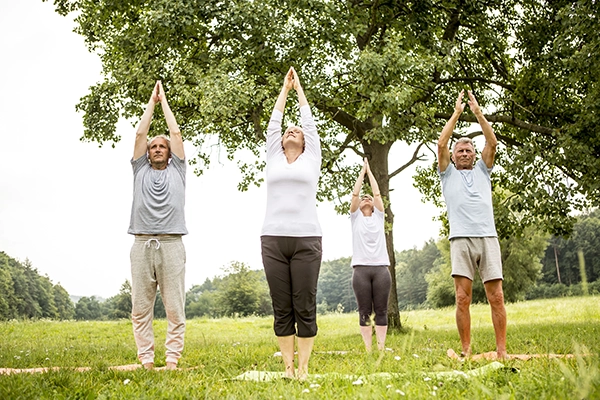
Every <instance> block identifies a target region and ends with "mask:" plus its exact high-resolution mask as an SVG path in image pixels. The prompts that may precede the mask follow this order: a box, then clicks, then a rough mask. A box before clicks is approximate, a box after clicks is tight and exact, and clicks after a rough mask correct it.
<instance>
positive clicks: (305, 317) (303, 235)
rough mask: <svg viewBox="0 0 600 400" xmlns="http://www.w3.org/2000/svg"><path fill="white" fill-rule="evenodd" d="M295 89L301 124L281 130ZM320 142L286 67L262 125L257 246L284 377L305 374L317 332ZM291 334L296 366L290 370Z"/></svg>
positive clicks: (292, 74)
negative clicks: (263, 197)
mask: <svg viewBox="0 0 600 400" xmlns="http://www.w3.org/2000/svg"><path fill="white" fill-rule="evenodd" d="M291 89H294V90H295V91H296V93H297V94H298V102H299V106H300V115H301V121H302V127H301V128H300V127H297V126H291V127H289V128H287V129H286V131H285V133H284V134H283V135H281V130H282V129H281V122H282V118H283V112H284V108H285V103H286V100H287V95H288V93H289V91H290V90H291ZM320 169H321V145H320V139H319V135H318V133H317V128H316V125H315V122H314V119H313V117H312V114H311V110H310V107H309V105H308V101H307V100H306V96H305V95H304V91H303V90H302V86H301V85H300V80H299V79H298V74H297V73H296V71H295V70H294V68H290V70H289V71H288V73H287V74H286V76H285V79H284V82H283V87H282V89H281V92H280V94H279V97H278V98H277V101H276V103H275V107H274V109H273V114H272V116H271V120H270V122H269V127H268V129H267V169H266V175H267V210H266V215H265V220H264V224H263V228H262V232H261V250H262V259H263V265H264V269H265V275H266V277H267V282H268V284H269V289H270V293H271V300H272V303H273V313H274V319H275V321H274V330H275V335H276V336H277V339H278V342H279V347H280V349H281V354H282V356H283V361H284V363H285V374H286V376H287V377H290V378H291V377H297V378H298V379H306V377H307V376H308V360H309V358H310V354H311V352H312V348H313V343H314V339H315V336H316V334H317V321H316V320H317V304H316V303H317V300H316V298H317V280H318V278H319V270H320V268H321V227H320V225H319V221H318V219H317V184H318V181H319V175H320ZM295 336H297V337H298V371H297V374H296V372H295V370H294V348H295Z"/></svg>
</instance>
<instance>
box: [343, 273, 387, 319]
mask: <svg viewBox="0 0 600 400" xmlns="http://www.w3.org/2000/svg"><path fill="white" fill-rule="evenodd" d="M391 286H392V277H391V275H390V271H389V270H388V267H387V266H368V265H355V266H354V267H353V269H352V289H354V295H355V296H356V303H357V304H358V314H359V317H360V321H359V323H360V325H361V326H368V325H371V314H373V311H375V325H379V326H387V324H388V318H387V306H388V297H389V296H390V288H391Z"/></svg>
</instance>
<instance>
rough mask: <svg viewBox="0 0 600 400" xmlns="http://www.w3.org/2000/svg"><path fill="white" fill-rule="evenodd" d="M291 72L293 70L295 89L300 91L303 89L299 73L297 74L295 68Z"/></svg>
mask: <svg viewBox="0 0 600 400" xmlns="http://www.w3.org/2000/svg"><path fill="white" fill-rule="evenodd" d="M290 70H292V73H293V79H294V89H295V90H296V91H298V89H300V88H302V86H300V78H298V73H297V72H296V70H295V69H294V67H291V68H290Z"/></svg>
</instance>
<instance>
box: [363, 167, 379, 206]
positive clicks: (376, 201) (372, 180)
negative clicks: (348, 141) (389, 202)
mask: <svg viewBox="0 0 600 400" xmlns="http://www.w3.org/2000/svg"><path fill="white" fill-rule="evenodd" d="M365 165H366V166H367V176H368V177H369V183H370V184H371V189H372V190H373V206H375V208H377V209H378V210H379V211H381V212H383V199H382V198H381V192H380V191H379V184H378V183H377V180H376V179H375V176H374V175H373V172H371V166H370V165H369V161H368V160H367V158H366V157H365Z"/></svg>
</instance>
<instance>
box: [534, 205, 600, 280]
mask: <svg viewBox="0 0 600 400" xmlns="http://www.w3.org/2000/svg"><path fill="white" fill-rule="evenodd" d="M551 243H552V246H550V247H548V248H547V249H546V255H545V257H544V261H543V264H544V267H543V270H542V271H543V278H542V281H543V282H545V283H557V282H559V280H558V275H557V272H556V271H557V267H556V265H557V264H558V265H559V266H560V277H561V282H562V283H564V284H567V285H571V284H576V283H579V282H581V273H580V269H579V259H578V256H577V252H578V251H579V250H581V251H582V252H583V256H584V260H585V270H586V276H587V280H588V281H589V282H594V281H597V280H599V279H600V210H598V209H596V210H594V211H591V212H588V213H586V214H582V215H580V216H579V217H578V218H577V222H576V223H575V226H574V229H573V234H572V235H571V236H570V237H569V238H563V237H556V236H555V237H553V238H552V239H551Z"/></svg>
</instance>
